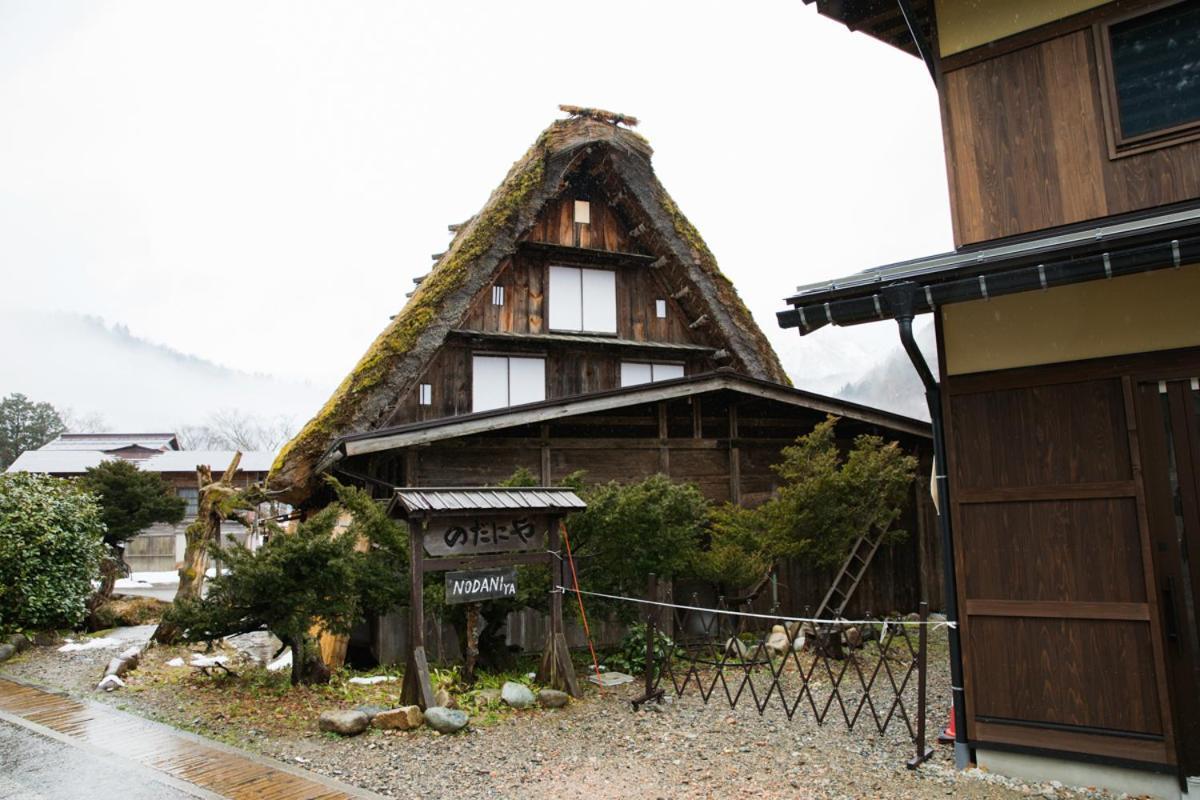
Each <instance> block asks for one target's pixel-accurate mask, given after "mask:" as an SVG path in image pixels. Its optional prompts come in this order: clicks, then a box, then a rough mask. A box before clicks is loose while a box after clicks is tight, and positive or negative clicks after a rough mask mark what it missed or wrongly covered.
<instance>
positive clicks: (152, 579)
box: [117, 570, 179, 589]
mask: <svg viewBox="0 0 1200 800" xmlns="http://www.w3.org/2000/svg"><path fill="white" fill-rule="evenodd" d="M178 583H179V573H178V572H177V571H175V570H171V571H170V572H134V573H132V574H131V575H130V576H129V577H128V578H122V579H121V580H119V581H117V588H118V589H135V588H137V587H139V586H142V587H145V586H172V585H175V584H178Z"/></svg>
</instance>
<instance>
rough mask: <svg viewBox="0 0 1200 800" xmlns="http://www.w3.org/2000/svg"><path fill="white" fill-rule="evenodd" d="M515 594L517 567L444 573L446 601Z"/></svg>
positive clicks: (486, 598)
mask: <svg viewBox="0 0 1200 800" xmlns="http://www.w3.org/2000/svg"><path fill="white" fill-rule="evenodd" d="M516 594H517V568H516V567H500V568H499V569H469V570H462V571H461V572H447V573H446V603H447V604H448V605H449V604H453V603H474V602H478V601H480V600H498V599H500V598H504V597H515V596H516Z"/></svg>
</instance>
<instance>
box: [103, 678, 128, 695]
mask: <svg viewBox="0 0 1200 800" xmlns="http://www.w3.org/2000/svg"><path fill="white" fill-rule="evenodd" d="M124 685H125V681H123V680H121V679H120V678H118V677H117V676H116V675H105V676H104V680H102V681H100V682H99V683H97V684H96V689H97V690H100V689H103V690H104V691H106V692H111V691H112V690H113V689H120V688H121V687H123V686H124Z"/></svg>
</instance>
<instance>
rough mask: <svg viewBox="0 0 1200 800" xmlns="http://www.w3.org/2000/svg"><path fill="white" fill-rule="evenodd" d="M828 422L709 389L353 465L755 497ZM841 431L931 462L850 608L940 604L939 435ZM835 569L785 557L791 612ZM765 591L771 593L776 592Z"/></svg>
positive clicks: (825, 584) (465, 481) (807, 605)
mask: <svg viewBox="0 0 1200 800" xmlns="http://www.w3.org/2000/svg"><path fill="white" fill-rule="evenodd" d="M697 408H698V409H699V413H697V412H696V409H697ZM731 416H736V417H737V420H738V422H737V423H735V422H734V421H733V420H731ZM822 419H824V415H823V414H820V413H818V412H815V411H811V410H807V409H797V408H794V407H790V406H786V405H783V404H779V403H775V402H772V401H768V400H759V399H749V398H745V397H744V396H741V395H732V394H728V393H710V394H705V395H703V396H698V397H693V398H689V399H683V400H678V401H671V402H665V403H663V404H661V405H660V404H657V403H650V404H645V405H641V406H634V407H626V408H620V409H614V410H612V411H606V412H598V413H594V414H587V415H580V416H575V417H568V418H565V419H561V420H556V421H554V422H549V423H545V424H539V425H530V426H524V427H521V428H511V429H504V430H500V431H495V432H492V433H490V434H479V435H473V436H466V437H461V438H456V439H449V440H445V441H440V442H433V443H430V444H426V445H421V446H417V447H411V448H403V449H399V450H394V451H387V452H383V453H377V454H373V455H370V456H356V457H352V458H350V459H348V463H347V464H346V465H345V467H346V469H347V470H348V471H349V473H353V474H355V475H367V476H371V477H372V478H375V479H378V480H380V481H383V482H385V483H388V484H392V485H405V484H407V485H413V486H435V485H436V486H479V485H489V484H492V485H494V484H496V483H498V482H500V481H502V480H504V479H505V478H508V477H509V476H511V475H512V474H513V472H515V471H516V470H517V469H518V468H521V467H524V468H525V469H527V470H529V471H530V472H531V473H533V475H535V476H536V477H537V478H538V480H540V481H541V482H542V483H545V484H552V483H556V482H558V481H561V480H562V479H563V478H565V477H566V476H568V475H570V474H572V473H575V472H580V471H582V472H583V473H584V479H585V481H586V482H587V483H590V484H595V483H606V482H609V481H618V482H622V483H624V482H632V481H637V480H641V479H643V478H647V477H649V476H651V475H654V474H656V473H663V474H666V475H669V476H670V477H671V478H672V479H673V480H675V481H680V482H692V483H695V484H696V485H697V486H698V487H699V488H700V490H701V491H702V492H703V493H704V495H705V496H706V497H707V498H708V499H709V500H711V501H713V502H715V503H723V502H728V501H731V500H736V501H737V502H739V503H740V504H742V505H745V506H754V505H758V504H759V503H761V502H763V501H765V500H766V499H767V498H768V497H769V496H770V493H771V491H772V490H773V489H774V488H775V486H776V485H777V476H776V475H775V473H774V471H773V470H772V468H771V467H772V465H773V464H777V463H779V462H780V461H781V460H782V456H781V450H782V449H783V448H784V447H786V446H787V445H789V444H791V443H792V442H794V441H795V437H797V436H799V435H801V434H803V433H807V432H808V431H810V430H812V428H813V426H814V425H816V423H817V422H819V421H820V420H822ZM735 432H736V434H737V435H736V436H733V435H731V434H733V433H735ZM838 433H839V436H841V437H843V438H844V439H845V440H846V441H847V442H849V441H850V440H851V439H852V438H853V437H854V436H856V435H858V434H861V433H871V434H875V435H880V436H883V437H885V438H886V439H889V440H891V439H898V440H899V441H900V442H901V445H902V446H903V447H904V448H905V449H906V450H909V451H910V452H915V453H916V454H917V455H918V456H919V457H920V458H921V459H922V461H921V466H920V467H919V469H918V472H919V475H918V480H917V481H916V482H915V483H914V485H913V488H912V501H911V502H910V504H909V508H908V510H907V511H906V513H905V516H904V517H903V519H902V520H901V521H900V523H899V525H900V527H902V528H903V529H904V530H906V531H908V534H909V535H908V537H907V538H906V539H904V540H903V541H901V542H899V543H895V544H889V545H886V546H884V547H882V548H880V551H879V552H878V553H877V554H876V557H875V561H874V562H873V563H872V566H871V568H870V569H869V570H868V572H867V574H866V576H865V577H864V580H863V583H862V584H861V585H860V587H859V590H858V592H857V593H856V595H855V597H854V599H853V600H852V602H851V603H850V605H849V607H848V608H847V612H848V613H854V614H857V613H866V612H872V613H875V614H881V613H886V612H890V611H899V612H902V613H907V612H909V611H913V610H915V609H916V607H917V604H918V602H919V601H920V600H922V599H927V600H929V601H930V603H931V605H932V607H933V608H935V609H936V608H939V607H940V605H941V601H942V594H941V567H940V552H939V547H938V541H937V526H936V518H935V515H934V511H933V507H932V502H931V501H930V496H929V482H928V477H927V476H928V475H929V469H930V467H929V459H930V445H929V442H928V440H927V439H923V438H921V437H915V436H911V435H908V434H896V433H894V432H889V431H888V430H887V429H881V428H877V427H874V426H868V425H865V424H862V423H856V422H853V421H850V420H843V421H842V422H841V423H839V427H838ZM664 434H665V435H664ZM834 573H835V570H831V569H825V568H817V567H814V566H813V565H812V564H811V563H807V562H805V561H803V560H799V559H797V560H792V561H788V562H785V563H783V564H781V565H780V572H779V581H778V587H777V589H778V595H777V597H778V600H779V611H780V613H783V614H792V615H799V614H802V613H804V612H805V611H806V610H808V611H811V610H812V609H813V608H815V606H816V605H817V603H819V602H820V600H821V598H822V597H823V596H824V594H825V592H826V591H827V590H828V588H829V585H830V583H831V582H832V580H833V578H834ZM736 588H744V587H736ZM760 599H761V600H762V602H768V600H767V599H766V596H765V595H763V596H762V598H760ZM768 604H769V602H768ZM764 610H765V607H764Z"/></svg>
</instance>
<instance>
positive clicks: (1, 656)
mask: <svg viewBox="0 0 1200 800" xmlns="http://www.w3.org/2000/svg"><path fill="white" fill-rule="evenodd" d="M16 654H17V648H16V647H13V646H12V645H11V644H9V643H8V642H5V643H4V644H0V661H8V660H9V659H10V658H12V657H13V656H15V655H16Z"/></svg>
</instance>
